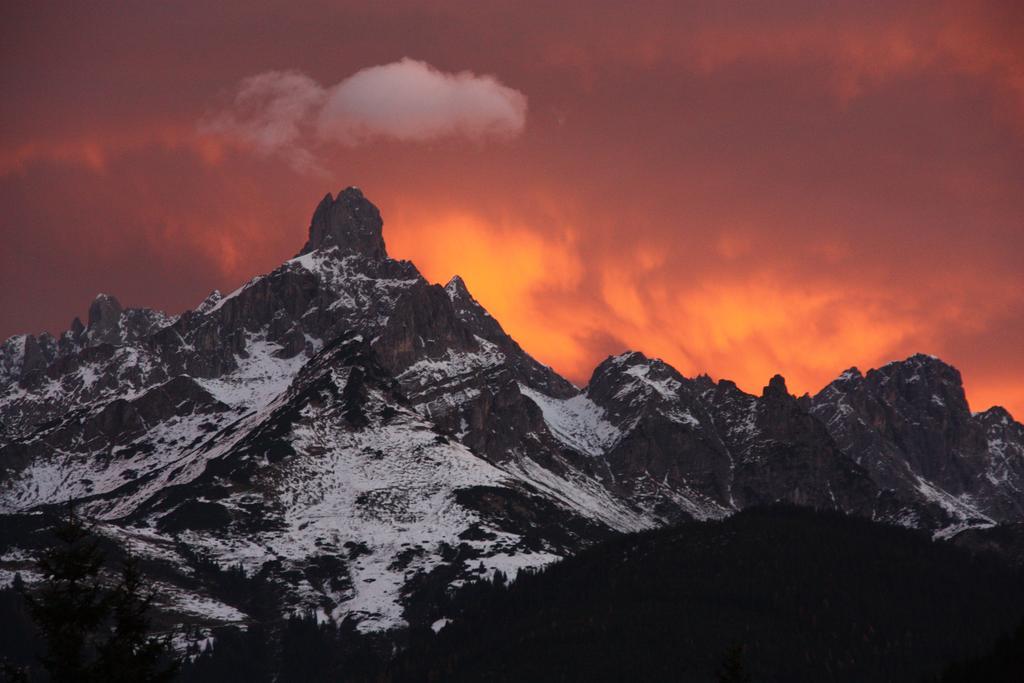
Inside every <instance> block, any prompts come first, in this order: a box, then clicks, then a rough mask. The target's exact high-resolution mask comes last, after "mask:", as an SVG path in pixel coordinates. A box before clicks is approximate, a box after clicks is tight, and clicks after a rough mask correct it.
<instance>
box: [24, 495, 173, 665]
mask: <svg viewBox="0 0 1024 683" xmlns="http://www.w3.org/2000/svg"><path fill="white" fill-rule="evenodd" d="M53 533H54V536H56V540H57V542H56V543H55V544H54V545H53V547H51V548H49V549H48V550H46V551H45V552H44V553H43V554H42V556H41V557H40V558H39V561H38V563H37V566H38V569H39V573H40V574H41V575H42V581H41V582H40V583H39V584H38V586H37V587H36V588H34V589H33V590H31V591H30V590H28V589H25V588H24V587H23V588H22V589H21V590H22V594H23V595H24V597H25V601H26V604H27V605H28V609H29V613H30V614H31V615H32V618H33V620H34V621H35V622H36V626H37V627H38V629H39V632H40V635H41V636H42V637H43V640H44V641H45V642H46V654H44V655H43V656H42V657H41V658H40V661H41V663H42V665H43V668H44V669H46V671H47V673H49V675H50V680H51V681H53V682H54V683H90V682H92V681H97V682H98V681H102V682H103V683H108V682H109V683H117V682H119V681H125V682H127V681H132V682H135V681H139V682H142V681H154V682H163V681H169V680H171V679H172V678H173V677H174V676H175V674H176V672H177V666H176V662H175V661H174V659H173V651H172V649H171V647H170V643H169V642H168V640H167V639H166V638H164V639H160V638H155V637H153V636H151V635H149V631H150V626H151V624H150V618H149V609H150V607H151V605H152V602H153V593H152V591H150V590H149V589H147V588H146V586H145V585H144V580H143V577H142V574H141V572H140V570H139V566H138V561H137V560H136V559H134V558H131V557H129V558H127V559H126V560H125V561H124V563H123V565H122V567H121V579H120V581H119V583H118V584H117V585H116V586H115V587H114V588H113V589H112V590H107V589H106V588H105V587H104V586H103V583H102V581H101V577H100V571H101V569H102V568H103V563H104V559H105V558H104V554H103V552H102V551H101V550H100V547H99V539H98V538H97V537H96V536H95V534H93V533H92V530H91V529H90V528H89V527H88V526H87V525H86V524H85V522H83V521H82V519H81V518H80V517H79V516H78V515H77V514H76V513H75V511H74V508H72V507H70V506H69V508H68V514H67V517H65V518H64V519H62V520H61V521H60V522H59V523H58V524H57V525H56V526H55V527H54V530H53Z"/></svg>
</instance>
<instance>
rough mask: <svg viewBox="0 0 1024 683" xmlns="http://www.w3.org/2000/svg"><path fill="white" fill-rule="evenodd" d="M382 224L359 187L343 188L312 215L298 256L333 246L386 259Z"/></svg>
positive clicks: (328, 196) (325, 200)
mask: <svg viewBox="0 0 1024 683" xmlns="http://www.w3.org/2000/svg"><path fill="white" fill-rule="evenodd" d="M383 225H384V224H383V221H382V220H381V217H380V211H379V210H378V209H377V207H376V206H374V205H373V204H372V203H371V202H370V201H369V200H368V199H366V197H364V196H363V193H362V192H361V191H360V190H359V188H356V187H349V188H346V189H344V190H342V191H341V192H339V193H338V196H337V197H332V196H331V195H330V194H329V193H328V194H327V196H326V197H324V198H323V200H322V201H321V202H320V204H319V206H317V207H316V211H314V212H313V219H312V221H311V222H310V224H309V241H307V242H306V246H304V247H303V248H302V251H301V252H300V253H301V254H308V253H310V252H312V251H316V250H317V249H323V248H329V247H337V248H339V249H340V250H341V251H342V252H346V253H352V254H361V255H363V256H368V257H370V258H374V259H383V258H386V257H387V250H386V249H385V248H384V236H383V233H382V230H383Z"/></svg>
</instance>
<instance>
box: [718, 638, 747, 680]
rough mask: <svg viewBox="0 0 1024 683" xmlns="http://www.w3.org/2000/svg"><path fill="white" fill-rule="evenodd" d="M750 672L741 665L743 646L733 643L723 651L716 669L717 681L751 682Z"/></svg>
mask: <svg viewBox="0 0 1024 683" xmlns="http://www.w3.org/2000/svg"><path fill="white" fill-rule="evenodd" d="M751 680H752V679H751V678H750V674H748V673H747V670H746V668H745V667H744V666H743V646H742V645H733V646H732V647H730V648H729V649H728V650H726V651H725V657H723V658H722V666H721V668H720V669H719V670H718V683H751Z"/></svg>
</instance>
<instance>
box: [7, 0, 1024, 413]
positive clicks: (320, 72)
mask: <svg viewBox="0 0 1024 683" xmlns="http://www.w3.org/2000/svg"><path fill="white" fill-rule="evenodd" d="M0 92H2V93H3V97H2V98H0V206H2V207H3V212H2V214H0V337H4V338H5V337H7V336H9V335H11V334H15V333H22V332H32V333H39V332H41V331H43V330H49V331H51V332H53V333H59V332H60V331H62V330H64V329H67V327H68V325H69V323H70V321H71V319H72V318H73V317H75V316H80V317H83V318H84V317H85V314H86V311H87V310H88V306H89V303H90V301H91V300H92V299H93V297H94V296H95V295H96V294H97V293H98V292H107V293H110V294H113V295H115V296H117V297H118V298H119V299H120V301H121V302H122V303H123V304H125V305H128V306H147V307H154V308H161V309H164V310H167V311H169V312H171V313H178V312H181V311H182V310H185V309H187V308H191V307H194V306H195V305H196V304H198V302H200V301H201V300H202V299H203V298H204V297H205V296H206V295H207V294H208V293H209V292H210V291H211V290H213V289H214V288H218V289H221V290H222V291H230V290H232V289H234V288H236V287H238V286H239V285H240V284H242V283H243V282H245V281H246V280H247V279H249V278H250V277H252V276H254V275H257V274H259V273H263V272H267V271H269V270H272V269H273V268H274V267H276V266H277V265H278V264H279V263H281V262H282V261H284V260H285V259H287V258H290V257H291V256H293V255H294V254H295V253H296V252H297V251H298V250H299V248H300V247H301V246H302V244H303V243H304V241H305V237H306V230H307V228H308V225H309V219H310V216H311V214H312V211H313V208H314V207H315V205H316V203H317V202H318V201H319V200H320V199H321V198H322V197H323V195H324V194H326V193H327V192H337V191H338V190H340V189H341V188H343V187H346V186H348V185H357V186H359V187H360V188H362V189H363V191H364V193H365V194H366V195H367V197H368V198H369V199H371V200H372V201H373V202H374V203H375V204H377V205H378V206H379V207H380V209H381V212H382V214H383V216H384V220H385V227H384V237H385V241H386V242H387V245H388V249H389V252H390V253H391V255H392V256H395V257H399V258H407V259H410V260H412V261H414V262H415V263H416V264H417V266H418V267H419V268H420V270H421V271H422V272H423V273H424V275H425V276H426V277H427V278H428V279H430V280H432V281H435V282H440V283H444V282H445V281H447V280H448V278H449V277H451V276H452V275H453V274H456V273H457V274H460V275H462V276H463V278H464V279H465V281H466V283H467V285H468V287H469V289H470V291H471V292H472V293H473V294H474V295H475V296H476V298H477V299H478V300H479V301H480V302H481V303H482V304H484V305H485V306H486V307H487V308H488V309H489V310H490V311H491V312H492V313H493V314H494V315H495V316H496V317H497V318H498V319H499V320H500V321H501V322H502V323H503V325H504V327H505V328H506V330H507V331H509V332H510V333H511V334H512V335H513V336H514V337H515V338H516V339H517V340H519V341H520V343H521V344H522V345H523V346H524V348H525V349H526V350H527V351H529V352H530V353H532V354H533V355H534V356H536V357H537V358H538V359H540V360H541V361H543V362H545V363H548V364H550V365H552V366H553V367H554V368H555V369H557V370H558V371H560V372H561V373H563V374H564V375H566V376H567V377H569V378H570V379H572V380H573V381H574V382H576V383H577V384H580V385H583V384H585V383H586V382H587V380H588V378H589V376H590V373H591V371H592V369H593V367H594V366H595V365H596V364H597V363H598V362H600V361H601V360H602V359H603V358H605V357H606V356H608V355H610V354H615V353H619V352H621V351H623V350H626V349H636V350H641V351H643V352H644V353H646V354H648V355H650V356H656V357H660V358H663V359H664V360H666V361H667V362H669V363H671V364H672V365H674V366H675V367H676V368H677V369H679V370H680V371H681V372H683V373H684V374H686V375H695V374H698V373H702V372H706V373H708V374H710V375H711V376H712V377H715V378H730V379H733V380H735V381H736V382H737V383H738V384H739V385H740V387H742V388H744V389H746V390H747V391H751V392H760V390H761V387H763V386H764V385H765V384H766V383H767V381H768V379H769V378H770V377H771V376H772V375H773V374H775V373H781V374H782V375H784V376H785V377H786V379H787V383H788V386H789V389H790V391H791V392H794V393H803V392H811V393H814V392H816V391H818V390H819V389H821V388H822V387H823V386H824V385H825V384H827V383H828V382H829V381H830V380H831V379H833V378H834V377H835V376H836V375H838V374H839V373H840V372H841V371H843V370H844V369H846V368H848V367H851V366H854V365H855V366H857V367H859V368H861V369H862V370H866V369H867V368H870V367H877V366H879V365H881V364H883V363H885V362H888V361H890V360H895V359H899V358H904V357H906V356H909V355H911V354H913V353H916V352H924V353H930V354H933V355H937V356H939V357H941V358H942V359H944V360H945V361H947V362H949V363H951V364H953V365H955V366H956V367H957V368H959V369H960V371H961V372H962V374H963V377H964V381H965V386H966V388H967V396H968V400H969V402H970V404H971V407H972V409H974V410H981V409H985V408H987V407H988V406H990V405H993V404H1000V405H1003V406H1005V407H1007V408H1008V409H1009V410H1010V411H1011V412H1012V413H1013V414H1014V415H1015V416H1016V417H1017V418H1018V419H1020V418H1021V417H1022V416H1024V342H1022V340H1024V4H1022V3H1019V2H1012V1H1011V2H984V1H981V2H935V1H931V2H921V3H917V2H893V1H886V2H871V1H859V2H848V3H843V2H836V3H819V2H804V1H795V0H794V1H789V0H772V1H771V2H733V3H712V2H708V3H685V2H629V3H625V2H620V3H607V2H590V1H588V2H572V1H566V2H559V3H530V2H504V1H502V0H497V1H495V2H488V3H479V2H431V3H412V2H402V1H398V2H387V3H377V2H362V3H345V2H330V3H327V2H306V3H298V2H265V1H263V0H253V1H250V2H246V3H205V2H202V3H200V2H182V3H143V2H138V3H59V2H46V1H40V2H31V3H29V2H25V3H22V2H9V3H4V4H3V7H2V8H0Z"/></svg>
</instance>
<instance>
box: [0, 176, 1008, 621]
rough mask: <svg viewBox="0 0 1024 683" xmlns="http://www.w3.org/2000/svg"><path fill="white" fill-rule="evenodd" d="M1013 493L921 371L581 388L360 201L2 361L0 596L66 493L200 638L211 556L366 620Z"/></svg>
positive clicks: (978, 418) (220, 601)
mask: <svg viewBox="0 0 1024 683" xmlns="http://www.w3.org/2000/svg"><path fill="white" fill-rule="evenodd" d="M1022 477H1024V428H1022V426H1021V425H1020V424H1019V423H1017V422H1015V421H1013V419H1012V418H1011V417H1010V416H1009V414H1007V413H1006V411H1004V410H1002V409H1001V408H993V409H990V410H989V411H986V412H985V413H981V414H972V413H971V412H970V411H969V409H968V406H967V402H966V399H965V397H964V392H963V387H962V384H961V382H960V376H959V373H958V372H957V371H956V370H955V369H953V368H952V367H950V366H948V365H945V364H944V363H942V362H941V361H938V360H937V359H933V358H930V357H925V356H914V357H911V358H909V359H907V360H904V361H900V362H897V363H892V364H890V365H887V366H885V367H883V368H880V369H878V370H871V371H869V372H868V373H867V374H866V375H861V373H860V372H859V371H857V370H856V369H851V370H849V371H847V372H845V373H843V374H842V375H841V376H840V377H839V378H838V379H837V380H835V381H834V382H833V383H832V384H830V385H829V386H828V387H826V388H825V389H824V390H822V392H820V393H819V394H817V395H815V396H814V397H809V396H805V397H801V398H797V397H794V396H792V395H791V394H790V393H789V391H788V389H787V388H786V385H785V380H784V379H783V378H782V377H780V376H776V377H774V378H772V379H771V381H770V382H769V383H768V385H767V386H766V387H765V388H764V390H763V391H762V393H761V394H760V395H751V394H747V393H744V392H743V391H741V390H739V389H738V388H737V387H736V385H735V384H734V383H732V382H729V381H727V380H720V381H718V382H715V381H712V380H711V379H710V378H709V377H707V376H700V377H696V378H687V377H684V376H682V375H681V374H680V373H678V372H677V371H676V370H675V369H673V368H672V367H671V366H669V365H668V364H666V363H664V362H662V361H660V360H655V359H650V358H647V357H646V356H644V355H643V354H641V353H638V352H627V353H624V354H621V355H619V356H615V357H612V358H608V359H607V360H605V361H604V362H602V363H601V364H600V365H599V366H598V367H597V368H596V369H595V371H594V373H593V376H592V378H591V380H590V382H589V383H588V385H587V386H586V387H585V388H584V389H578V388H577V387H575V386H573V385H572V384H571V383H570V382H568V381H566V380H565V379H563V378H562V377H560V376H559V375H558V374H557V373H556V372H554V371H553V370H552V369H551V368H549V367H547V366H545V365H543V364H541V363H539V362H537V361H536V360H535V359H533V358H532V357H531V356H530V355H529V354H527V353H526V352H525V351H524V350H523V349H522V348H521V347H520V346H519V345H518V344H517V343H516V342H515V341H514V340H513V339H512V338H511V337H510V336H509V335H508V334H507V333H506V332H505V331H504V329H503V328H502V327H501V325H500V323H499V322H498V321H497V320H495V319H494V318H493V317H492V316H491V315H490V314H489V313H488V312H487V311H486V310H485V309H484V308H483V307H482V306H481V305H480V303H479V302H477V301H476V300H475V299H474V298H473V296H472V294H471V293H470V290H469V289H468V287H467V285H466V283H465V282H463V280H462V279H461V278H459V277H455V278H453V279H452V280H451V281H450V282H449V283H447V285H446V286H444V287H441V286H438V285H433V284H430V283H429V282H427V281H426V280H425V279H424V278H423V277H422V275H421V274H420V273H419V271H417V269H416V267H415V266H414V265H413V264H412V263H410V262H408V261H399V260H395V259H392V258H390V257H389V256H388V254H387V249H386V245H385V242H384V234H383V221H382V219H381V216H380V213H379V211H378V210H377V208H376V207H375V206H374V205H373V204H372V203H371V202H369V201H368V200H367V199H366V198H365V197H364V196H363V194H362V193H361V192H360V191H359V190H358V189H356V188H351V187H350V188H348V189H345V190H343V191H342V192H340V193H339V194H338V195H337V196H336V197H335V196H332V195H327V196H326V197H325V198H324V199H323V201H322V202H321V203H320V204H319V205H318V206H317V208H316V210H315V212H314V214H313V218H312V220H311V222H310V226H309V230H308V238H307V241H306V243H305V244H304V246H303V247H302V248H301V250H299V252H298V254H297V255H296V256H295V257H294V258H292V259H290V260H288V261H286V262H285V263H283V264H282V265H281V266H280V267H278V268H277V269H275V270H274V271H272V272H270V273H268V274H265V275H261V276H258V277H255V278H253V279H252V280H250V281H249V282H247V283H246V284H245V285H243V286H242V287H240V288H239V289H237V290H236V291H234V292H232V293H230V294H227V295H222V294H220V293H219V292H213V293H212V294H210V296H208V297H207V298H206V299H205V300H204V301H203V302H201V303H200V304H199V305H198V306H196V308H195V309H193V310H189V311H186V312H184V313H182V314H181V315H177V316H169V315H166V314H164V313H160V312H156V311H151V310H148V309H132V308H127V309H126V308H124V307H122V306H121V305H120V303H118V301H117V300H116V299H115V298H114V297H112V296H109V295H100V296H98V297H97V298H96V300H95V301H94V302H93V303H92V305H91V306H90V309H89V315H88V323H87V324H82V323H81V322H80V321H79V320H78V319H76V320H75V321H73V322H72V324H71V326H70V329H69V330H68V331H66V332H64V333H63V334H61V335H60V337H59V338H55V337H53V336H51V335H49V334H42V335H39V336H32V335H19V336H16V337H12V338H11V339H8V340H7V341H6V342H4V343H3V344H2V345H0V514H2V515H4V516H5V517H4V519H7V520H9V523H7V524H4V525H0V580H2V579H3V578H4V577H8V578H9V577H10V576H12V575H13V572H15V571H21V572H23V573H24V574H25V576H26V578H27V579H29V580H30V579H31V578H32V573H31V562H30V556H31V552H30V551H31V549H32V548H33V547H36V546H37V545H38V544H39V543H40V540H39V539H40V538H41V537H40V536H39V529H41V528H42V526H44V525H45V520H46V516H45V515H44V514H43V513H46V512H51V511H53V510H54V509H55V508H56V507H58V506H60V505H61V504H63V503H65V502H66V501H69V500H72V501H74V502H75V504H76V505H77V507H78V509H79V510H80V511H81V512H82V513H83V514H86V515H88V516H89V517H91V518H92V519H94V520H96V521H97V523H98V527H97V528H98V530H99V531H100V532H101V533H103V534H104V535H105V536H106V537H107V538H108V539H110V541H111V542H114V543H116V544H119V545H120V546H121V547H123V548H125V549H128V550H130V551H131V552H133V553H135V554H137V555H140V556H142V557H143V558H144V559H145V560H146V561H147V562H149V563H151V564H152V565H153V566H154V567H155V568H156V569H157V574H158V575H159V576H160V577H161V579H160V581H161V586H160V588H161V595H162V596H163V598H162V604H161V609H162V610H163V611H164V613H165V614H166V615H168V617H167V618H168V619H169V620H170V621H172V622H173V621H175V620H176V621H177V622H179V623H195V624H197V625H199V626H201V627H204V628H210V627H214V626H217V625H220V624H231V623H244V622H247V621H251V620H252V619H253V614H252V613H251V609H250V608H249V607H247V605H246V604H243V603H241V602H239V601H237V600H233V599H231V598H230V596H229V597H225V594H224V593H223V592H218V591H217V590H215V589H214V588H213V587H211V586H212V584H211V583H210V581H205V580H200V577H201V576H204V574H203V572H204V571H206V570H207V569H209V568H210V567H211V566H220V567H240V568H241V570H242V571H243V572H245V573H246V574H247V575H249V576H258V577H261V580H264V579H265V580H266V581H267V582H268V583H270V584H272V585H273V586H274V587H275V590H276V591H278V592H279V593H280V596H281V599H280V609H281V610H283V611H285V612H292V611H296V610H314V611H316V612H317V613H318V614H320V615H321V618H324V619H326V618H328V617H329V618H332V619H334V620H336V621H337V620H342V619H349V620H351V621H352V622H353V623H355V622H358V627H359V629H361V630H363V631H366V632H373V631H382V630H389V629H395V628H402V627H404V626H406V625H407V624H410V623H411V624H416V623H419V622H420V621H421V620H422V619H423V618H426V617H425V616H424V615H425V614H427V613H429V612H430V609H429V605H430V603H431V602H432V601H433V602H436V601H437V599H438V597H437V596H439V595H441V594H444V593H445V592H447V591H450V590H454V589H456V588H458V587H460V586H463V585H465V584H467V583H468V582H471V581H473V580H474V579H476V578H481V577H483V578H487V577H490V576H493V575H494V574H495V572H497V571H501V572H503V573H506V574H515V572H516V571H518V570H519V569H521V568H536V567H540V566H544V565H547V564H550V563H551V562H553V561H555V560H557V559H560V558H565V557H568V556H571V555H574V554H576V553H578V552H580V551H581V550H582V549H584V548H587V547H589V546H591V545H593V544H595V543H597V542H600V541H602V540H606V539H609V538H613V537H615V536H617V535H619V534H621V533H624V532H634V531H640V530H644V529H651V528H656V527H661V526H665V525H669V524H675V523H679V522H685V521H688V520H716V519H722V518H724V517H727V516H729V515H732V514H733V513H735V512H736V511H738V510H742V509H745V508H748V507H750V506H756V505H763V504H769V503H774V502H779V501H782V502H788V503H793V504H798V505H804V506H809V507H815V508H821V509H833V510H841V511H844V512H849V513H853V514H856V515H859V516H862V517H866V518H870V519H874V520H878V521H885V522H893V523H897V524H901V525H903V526H908V527H912V528H917V529H922V530H926V531H928V532H931V533H935V534H939V535H940V536H943V537H945V536H953V535H955V534H956V533H957V532H959V531H961V530H964V529H969V528H980V527H989V526H992V525H994V524H997V523H1013V522H1022V521H1024V480H1022ZM15 530H16V531H15Z"/></svg>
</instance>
